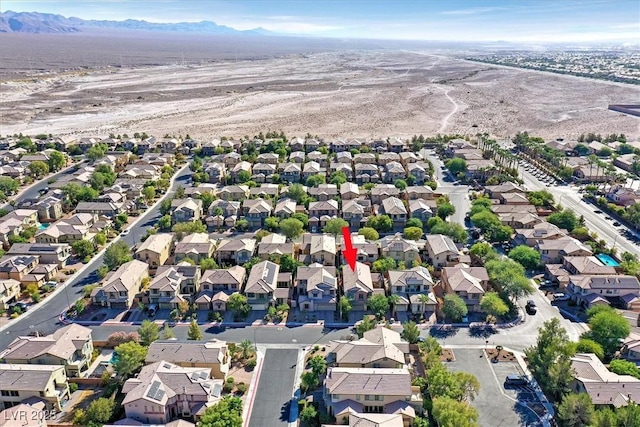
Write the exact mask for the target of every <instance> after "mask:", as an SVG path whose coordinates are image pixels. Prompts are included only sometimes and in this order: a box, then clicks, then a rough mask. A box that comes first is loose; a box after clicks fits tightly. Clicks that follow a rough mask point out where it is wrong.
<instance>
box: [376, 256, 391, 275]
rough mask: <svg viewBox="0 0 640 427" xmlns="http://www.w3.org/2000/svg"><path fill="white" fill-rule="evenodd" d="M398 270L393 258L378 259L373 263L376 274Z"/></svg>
mask: <svg viewBox="0 0 640 427" xmlns="http://www.w3.org/2000/svg"><path fill="white" fill-rule="evenodd" d="M394 268H396V262H395V261H394V260H393V258H384V257H381V258H378V259H377V260H375V261H374V262H373V271H374V272H375V273H385V272H387V271H389V270H393V269H394Z"/></svg>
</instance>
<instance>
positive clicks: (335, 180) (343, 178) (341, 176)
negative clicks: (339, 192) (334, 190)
mask: <svg viewBox="0 0 640 427" xmlns="http://www.w3.org/2000/svg"><path fill="white" fill-rule="evenodd" d="M345 182H347V175H345V173H344V172H342V171H335V172H333V173H332V174H331V177H330V178H329V183H331V184H335V185H337V186H338V187H340V186H341V185H342V184H344V183H345Z"/></svg>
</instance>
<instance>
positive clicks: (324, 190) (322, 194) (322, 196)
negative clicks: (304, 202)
mask: <svg viewBox="0 0 640 427" xmlns="http://www.w3.org/2000/svg"><path fill="white" fill-rule="evenodd" d="M307 192H308V193H309V195H310V196H311V197H313V198H315V199H316V200H318V201H321V202H324V201H327V200H331V199H333V198H334V197H337V196H338V186H337V185H335V184H320V185H318V186H317V187H310V188H309V189H308V190H307Z"/></svg>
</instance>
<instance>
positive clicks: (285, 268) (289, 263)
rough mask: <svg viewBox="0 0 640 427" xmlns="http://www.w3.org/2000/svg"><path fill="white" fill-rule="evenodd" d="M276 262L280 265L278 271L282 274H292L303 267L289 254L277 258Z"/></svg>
mask: <svg viewBox="0 0 640 427" xmlns="http://www.w3.org/2000/svg"><path fill="white" fill-rule="evenodd" d="M277 261H278V262H277V263H278V264H280V271H282V272H283V273H293V272H294V271H296V270H297V269H298V267H300V266H302V265H304V264H303V263H301V262H300V261H297V260H296V259H295V258H294V257H293V256H291V255H289V254H284V255H281V256H279V257H278V260H277Z"/></svg>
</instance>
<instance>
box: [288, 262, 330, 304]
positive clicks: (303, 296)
mask: <svg viewBox="0 0 640 427" xmlns="http://www.w3.org/2000/svg"><path fill="white" fill-rule="evenodd" d="M296 288H297V290H298V306H299V307H300V309H301V310H303V311H319V310H323V311H324V310H326V311H335V310H336V302H337V295H338V279H337V277H336V268H335V267H325V266H324V265H322V264H311V265H310V266H308V267H306V266H301V267H298V270H297V272H296Z"/></svg>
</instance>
